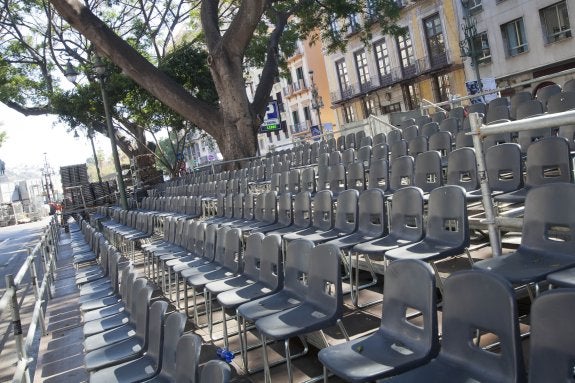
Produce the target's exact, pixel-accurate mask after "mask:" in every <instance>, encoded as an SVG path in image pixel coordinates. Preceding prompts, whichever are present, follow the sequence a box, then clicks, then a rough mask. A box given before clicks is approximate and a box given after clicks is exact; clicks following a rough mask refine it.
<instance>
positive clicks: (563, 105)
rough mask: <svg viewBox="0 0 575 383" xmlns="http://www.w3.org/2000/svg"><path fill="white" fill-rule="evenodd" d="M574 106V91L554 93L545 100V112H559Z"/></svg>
mask: <svg viewBox="0 0 575 383" xmlns="http://www.w3.org/2000/svg"><path fill="white" fill-rule="evenodd" d="M574 108H575V91H570V92H565V91H564V92H561V93H556V94H554V95H552V96H551V97H549V100H547V112H549V113H559V112H565V111H567V110H571V109H574Z"/></svg>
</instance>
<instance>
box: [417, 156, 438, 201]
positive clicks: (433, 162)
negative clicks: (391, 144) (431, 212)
mask: <svg viewBox="0 0 575 383" xmlns="http://www.w3.org/2000/svg"><path fill="white" fill-rule="evenodd" d="M414 172H415V174H414V177H413V182H414V186H417V187H418V188H420V189H421V190H422V191H423V192H424V193H429V192H431V191H432V190H433V189H435V188H438V187H440V186H443V171H442V169H441V155H440V154H439V152H436V151H434V150H430V151H426V152H423V153H420V154H419V155H418V156H417V157H416V158H415V170H414Z"/></svg>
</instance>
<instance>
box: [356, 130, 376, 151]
mask: <svg viewBox="0 0 575 383" xmlns="http://www.w3.org/2000/svg"><path fill="white" fill-rule="evenodd" d="M357 133H358V134H359V133H360V132H357ZM364 134H365V133H364ZM356 139H357V137H356ZM372 144H373V139H372V138H371V136H368V135H366V136H365V137H362V138H361V141H359V147H360V148H362V147H364V146H371V145H372Z"/></svg>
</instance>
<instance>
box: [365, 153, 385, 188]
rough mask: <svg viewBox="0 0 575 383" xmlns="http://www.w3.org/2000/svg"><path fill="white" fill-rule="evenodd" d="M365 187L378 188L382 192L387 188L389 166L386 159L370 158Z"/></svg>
mask: <svg viewBox="0 0 575 383" xmlns="http://www.w3.org/2000/svg"><path fill="white" fill-rule="evenodd" d="M367 188H368V189H375V188H378V189H381V190H382V191H384V192H385V191H387V190H389V168H388V163H387V160H386V159H383V158H382V159H378V160H375V159H372V161H371V166H370V168H369V174H368V176H367Z"/></svg>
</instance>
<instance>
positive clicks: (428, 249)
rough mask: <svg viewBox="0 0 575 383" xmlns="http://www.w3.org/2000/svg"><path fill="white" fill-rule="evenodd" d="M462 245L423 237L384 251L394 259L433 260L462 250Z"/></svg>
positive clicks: (459, 252)
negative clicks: (414, 241)
mask: <svg viewBox="0 0 575 383" xmlns="http://www.w3.org/2000/svg"><path fill="white" fill-rule="evenodd" d="M463 250H464V246H454V245H453V244H450V243H444V242H439V241H436V240H431V239H425V240H423V241H419V242H416V243H414V244H412V245H407V246H402V247H398V248H397V249H393V250H390V251H388V252H386V253H385V255H386V257H387V258H389V259H392V260H396V259H419V260H422V261H427V262H429V261H435V260H439V259H443V258H446V257H451V256H454V255H459V254H461V253H462V252H463Z"/></svg>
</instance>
